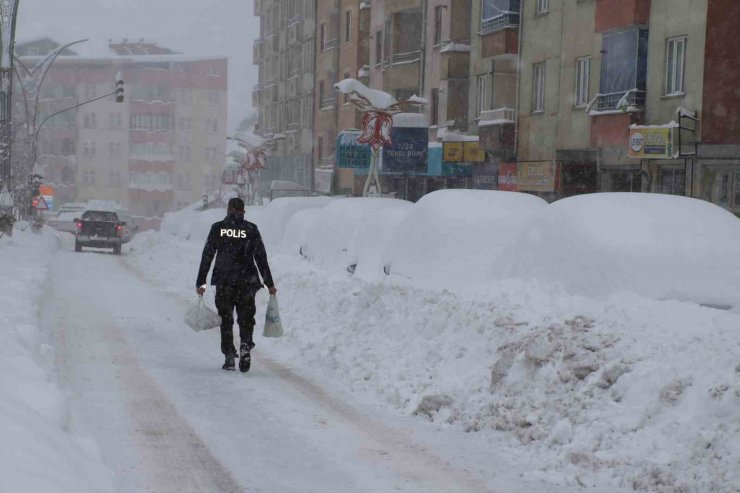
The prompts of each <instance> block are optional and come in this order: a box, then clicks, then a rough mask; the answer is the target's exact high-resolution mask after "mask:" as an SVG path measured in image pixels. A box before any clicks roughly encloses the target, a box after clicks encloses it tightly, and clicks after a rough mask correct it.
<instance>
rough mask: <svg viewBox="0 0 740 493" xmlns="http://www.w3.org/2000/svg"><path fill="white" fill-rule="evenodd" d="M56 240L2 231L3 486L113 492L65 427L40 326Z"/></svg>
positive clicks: (83, 443)
mask: <svg viewBox="0 0 740 493" xmlns="http://www.w3.org/2000/svg"><path fill="white" fill-rule="evenodd" d="M56 244H57V242H56V238H55V236H54V235H53V234H52V233H51V232H50V231H48V230H46V231H44V233H43V234H39V235H37V234H32V233H30V232H28V231H21V230H19V229H17V228H16V231H15V234H14V236H13V237H12V238H10V237H8V236H5V237H3V238H0V444H2V445H1V446H0V449H1V451H0V478H1V479H0V492H8V493H14V492H17V491H29V492H36V491H64V492H67V491H69V492H76V493H77V492H80V493H82V492H91V493H92V492H94V493H99V492H108V491H114V488H113V483H112V480H111V475H110V471H109V470H108V469H107V468H106V466H105V465H104V464H103V462H102V460H101V458H100V456H99V454H98V452H97V449H96V447H95V445H94V444H93V443H92V442H90V441H87V440H83V439H81V438H79V437H78V436H76V435H73V434H70V432H69V431H68V425H69V409H68V406H67V402H66V399H65V397H64V395H63V394H62V393H61V392H60V390H59V388H58V387H57V380H58V378H57V376H56V374H55V371H56V369H55V365H54V359H55V351H54V348H53V341H52V340H51V336H50V334H49V333H48V332H46V331H44V330H41V329H40V326H39V313H40V306H41V304H42V303H43V300H44V299H45V298H47V297H49V296H52V295H53V293H51V292H50V290H49V289H47V288H48V284H47V281H48V269H49V265H50V263H51V262H52V261H53V258H54V254H55V250H56V247H57V245H56Z"/></svg>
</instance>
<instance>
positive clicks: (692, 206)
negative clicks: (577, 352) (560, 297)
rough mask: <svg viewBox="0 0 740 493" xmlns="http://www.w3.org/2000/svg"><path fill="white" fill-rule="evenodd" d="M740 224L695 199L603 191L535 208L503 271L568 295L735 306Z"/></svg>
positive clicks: (739, 287)
mask: <svg viewBox="0 0 740 493" xmlns="http://www.w3.org/2000/svg"><path fill="white" fill-rule="evenodd" d="M738 245H740V221H738V219H737V218H736V217H735V216H734V215H732V214H731V213H729V212H727V211H725V210H724V209H722V208H720V207H718V206H716V205H713V204H710V203H708V202H704V201H701V200H697V199H691V198H687V197H677V196H671V195H657V194H639V193H601V194H591V195H581V196H577V197H571V198H567V199H563V200H559V201H557V202H555V203H553V204H551V205H550V206H549V207H547V208H545V209H543V210H542V211H540V213H539V214H538V215H537V217H536V218H535V220H534V221H533V222H532V223H531V225H530V227H529V228H528V229H527V231H526V232H525V233H524V234H523V235H521V237H520V238H519V240H518V242H517V243H516V246H515V248H513V249H512V252H511V257H510V260H511V261H510V262H507V264H506V265H507V266H508V269H507V274H508V275H510V276H511V277H515V278H525V279H531V278H537V279H540V280H544V281H547V282H554V283H558V284H561V285H563V286H564V287H565V288H566V289H568V290H569V291H570V292H572V293H576V294H588V295H606V294H611V293H614V292H618V291H632V292H634V293H638V294H640V295H643V296H647V297H650V298H655V299H678V300H691V301H695V302H698V303H708V304H716V305H737V304H739V303H740V255H738V250H737V246H738Z"/></svg>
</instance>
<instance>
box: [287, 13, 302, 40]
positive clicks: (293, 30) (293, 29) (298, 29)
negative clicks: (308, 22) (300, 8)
mask: <svg viewBox="0 0 740 493" xmlns="http://www.w3.org/2000/svg"><path fill="white" fill-rule="evenodd" d="M302 40H303V17H302V16H300V15H299V16H296V17H294V18H292V19H290V20H289V21H288V44H294V43H300V42H301V41H302Z"/></svg>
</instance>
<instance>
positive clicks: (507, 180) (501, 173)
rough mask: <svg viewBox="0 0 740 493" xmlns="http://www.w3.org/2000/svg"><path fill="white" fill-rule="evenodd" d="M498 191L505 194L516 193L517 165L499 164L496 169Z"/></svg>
mask: <svg viewBox="0 0 740 493" xmlns="http://www.w3.org/2000/svg"><path fill="white" fill-rule="evenodd" d="M498 189H499V190H503V191H506V192H516V191H518V190H519V189H518V188H517V164H516V163H501V164H500V165H499V167H498Z"/></svg>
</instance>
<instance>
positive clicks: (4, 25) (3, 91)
mask: <svg viewBox="0 0 740 493" xmlns="http://www.w3.org/2000/svg"><path fill="white" fill-rule="evenodd" d="M18 2H19V0H2V2H0V46H2V53H0V139H1V142H0V145H2V149H0V180H1V181H2V183H3V184H4V186H7V188H8V189H10V188H11V187H10V180H11V176H12V172H11V169H10V163H11V152H12V140H13V131H12V120H13V117H12V110H13V105H12V95H13V51H14V48H15V23H16V17H17V14H18Z"/></svg>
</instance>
